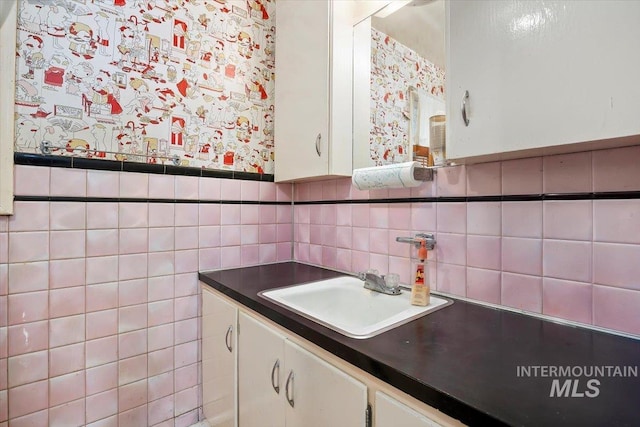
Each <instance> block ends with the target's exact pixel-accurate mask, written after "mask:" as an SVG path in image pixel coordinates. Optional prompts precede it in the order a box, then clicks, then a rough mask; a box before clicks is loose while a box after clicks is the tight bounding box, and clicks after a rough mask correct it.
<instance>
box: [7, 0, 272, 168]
mask: <svg viewBox="0 0 640 427" xmlns="http://www.w3.org/2000/svg"><path fill="white" fill-rule="evenodd" d="M274 15H275V2H274V0H247V1H241V0H55V1H53V0H19V16H18V46H17V58H16V63H17V64H16V73H17V74H16V77H17V78H16V86H17V88H16V151H19V152H36V153H39V152H40V148H39V147H40V142H41V141H48V142H49V143H50V144H51V145H52V146H53V147H54V148H53V152H52V154H57V155H62V156H82V157H91V158H104V159H111V160H113V159H116V160H127V161H136V162H147V163H170V160H168V159H166V158H167V157H173V156H178V158H179V161H180V165H182V166H195V167H206V168H213V169H229V170H237V171H248V172H259V173H273V160H274V159H273V90H274V42H275V40H274V37H275V27H274V23H275V16H274ZM147 156H150V157H147Z"/></svg>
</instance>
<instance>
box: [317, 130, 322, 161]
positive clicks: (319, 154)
mask: <svg viewBox="0 0 640 427" xmlns="http://www.w3.org/2000/svg"><path fill="white" fill-rule="evenodd" d="M320 141H322V134H318V136H316V153H318V157H320V156H321V155H322V153H321V152H320Z"/></svg>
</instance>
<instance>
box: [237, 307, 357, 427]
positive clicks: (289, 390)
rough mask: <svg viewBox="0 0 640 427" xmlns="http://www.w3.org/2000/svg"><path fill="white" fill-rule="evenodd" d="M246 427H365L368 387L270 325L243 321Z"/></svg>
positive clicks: (240, 365) (241, 395) (241, 361)
mask: <svg viewBox="0 0 640 427" xmlns="http://www.w3.org/2000/svg"><path fill="white" fill-rule="evenodd" d="M239 328H240V329H239V331H240V332H239V363H238V388H239V399H238V404H239V421H240V425H241V426H242V427H251V426H256V427H257V426H260V427H262V426H274V427H279V426H284V425H286V426H287V427H296V426H299V427H314V426H315V427H324V426H341V427H350V426H353V427H363V426H364V425H365V422H366V408H367V387H366V386H365V385H364V384H363V383H362V382H360V381H358V380H356V379H355V378H353V377H351V376H350V375H348V374H346V373H344V372H343V371H341V370H339V369H337V368H336V367H334V366H332V365H331V364H329V363H327V362H325V361H324V360H322V359H320V358H319V357H317V356H315V355H314V354H312V353H311V352H309V351H307V350H305V349H304V348H302V347H300V346H299V345H297V344H295V343H293V342H291V341H290V340H288V339H286V338H285V337H284V336H283V335H281V334H279V333H277V332H276V331H274V330H273V329H271V328H269V327H267V326H266V325H265V324H264V323H262V322H260V321H258V320H256V319H254V318H252V317H250V316H248V315H247V314H245V313H240V316H239Z"/></svg>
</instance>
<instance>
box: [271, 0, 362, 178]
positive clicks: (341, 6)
mask: <svg viewBox="0 0 640 427" xmlns="http://www.w3.org/2000/svg"><path fill="white" fill-rule="evenodd" d="M350 3H351V2H346V1H339V0H335V1H334V0H313V1H300V0H278V1H277V2H276V28H277V29H278V30H277V31H276V49H275V55H276V58H275V63H276V85H275V109H276V114H275V116H274V118H275V121H274V126H275V128H274V139H275V159H276V161H275V165H276V166H275V180H276V181H278V182H280V181H293V180H301V179H313V178H322V177H329V176H351V170H352V160H351V159H352V153H351V151H352V148H351V147H352V134H351V133H352V132H351V130H352V125H351V108H352V107H351V106H352V102H351V64H352V49H351V46H352V25H353V23H352V22H351V19H352V18H351V13H350V12H349V10H350V9H351V7H352V6H351V4H350Z"/></svg>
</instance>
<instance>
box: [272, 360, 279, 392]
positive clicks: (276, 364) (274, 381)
mask: <svg viewBox="0 0 640 427" xmlns="http://www.w3.org/2000/svg"><path fill="white" fill-rule="evenodd" d="M276 370H277V371H278V374H277V375H276ZM276 378H277V379H278V384H276ZM271 387H273V389H274V390H275V391H276V394H280V360H278V359H276V363H274V364H273V368H271Z"/></svg>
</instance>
